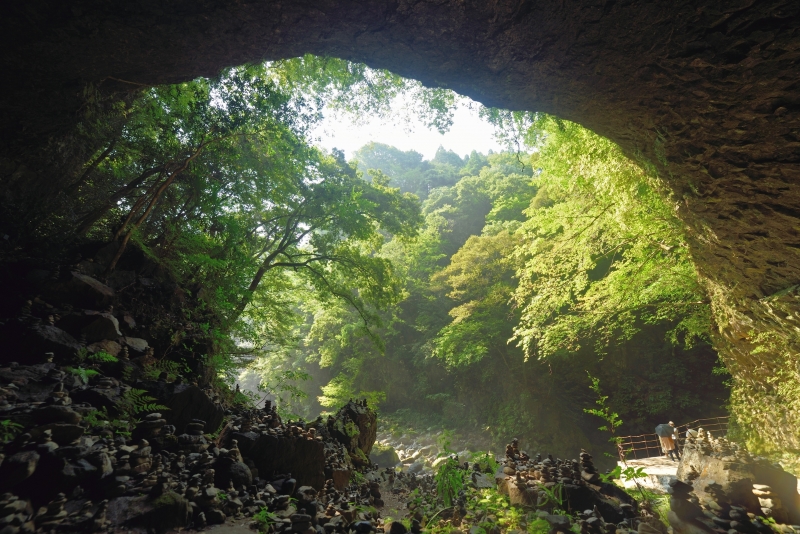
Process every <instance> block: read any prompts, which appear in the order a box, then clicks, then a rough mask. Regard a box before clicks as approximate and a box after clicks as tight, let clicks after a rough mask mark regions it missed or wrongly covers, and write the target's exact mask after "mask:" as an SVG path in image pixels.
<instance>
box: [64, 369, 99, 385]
mask: <svg viewBox="0 0 800 534" xmlns="http://www.w3.org/2000/svg"><path fill="white" fill-rule="evenodd" d="M66 371H67V372H68V373H72V374H73V375H75V376H77V377H79V378H80V379H81V381H82V382H83V383H84V384H88V383H89V380H90V379H91V378H92V377H95V376H99V375H100V371H97V370H96V369H84V368H83V367H71V366H68V367H66Z"/></svg>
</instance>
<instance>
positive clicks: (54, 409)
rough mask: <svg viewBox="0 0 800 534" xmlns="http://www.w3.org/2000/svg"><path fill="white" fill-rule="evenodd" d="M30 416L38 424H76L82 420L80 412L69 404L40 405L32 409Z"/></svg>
mask: <svg viewBox="0 0 800 534" xmlns="http://www.w3.org/2000/svg"><path fill="white" fill-rule="evenodd" d="M31 416H32V417H33V420H34V421H36V422H37V423H39V424H47V423H66V424H69V425H77V424H78V423H80V422H81V420H83V417H82V416H81V414H79V413H77V412H76V411H74V410H73V409H72V408H70V407H69V406H42V407H40V408H36V409H35V410H33V411H32V412H31Z"/></svg>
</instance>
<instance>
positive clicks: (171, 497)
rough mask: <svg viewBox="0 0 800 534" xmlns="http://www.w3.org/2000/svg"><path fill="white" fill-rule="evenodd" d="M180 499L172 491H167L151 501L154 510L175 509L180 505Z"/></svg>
mask: <svg viewBox="0 0 800 534" xmlns="http://www.w3.org/2000/svg"><path fill="white" fill-rule="evenodd" d="M181 500H182V497H181V496H180V495H178V494H177V493H175V492H174V491H168V492H166V493H164V494H163V495H162V496H161V497H158V498H157V499H156V500H154V501H153V503H152V504H153V507H154V508H164V507H173V506H174V507H177V506H180V505H181Z"/></svg>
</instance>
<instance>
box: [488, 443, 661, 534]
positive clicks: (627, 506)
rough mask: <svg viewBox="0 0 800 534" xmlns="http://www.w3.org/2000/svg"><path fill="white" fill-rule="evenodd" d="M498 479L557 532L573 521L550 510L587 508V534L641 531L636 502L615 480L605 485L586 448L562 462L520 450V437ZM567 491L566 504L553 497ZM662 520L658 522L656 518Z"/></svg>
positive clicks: (563, 497)
mask: <svg viewBox="0 0 800 534" xmlns="http://www.w3.org/2000/svg"><path fill="white" fill-rule="evenodd" d="M501 466H502V467H501V469H500V470H499V471H498V473H497V475H496V478H497V483H498V489H499V491H500V492H501V493H505V494H508V495H509V498H510V500H511V503H512V504H516V505H522V506H530V507H535V508H536V509H538V510H539V511H540V512H539V513H540V516H541V517H542V518H544V519H546V520H547V521H548V522H549V523H550V525H551V527H552V528H551V533H552V534H555V533H556V532H569V530H570V527H571V522H570V519H569V518H568V517H566V516H562V515H552V514H550V513H549V512H551V511H553V510H554V509H556V508H560V509H562V510H567V509H569V510H575V509H578V510H584V511H583V512H582V513H581V514H580V518H581V519H580V523H579V524H580V528H581V532H582V533H583V534H606V533H616V532H619V531H620V530H622V531H625V532H627V531H629V530H637V528H638V527H639V525H640V523H641V520H642V518H641V517H637V515H638V514H637V508H636V502H635V501H634V500H633V499H631V498H630V497H629V496H628V495H627V494H625V493H624V492H623V491H621V490H619V488H616V486H614V485H612V484H607V483H603V482H602V481H601V478H600V474H599V472H598V470H597V468H596V467H595V465H594V461H593V459H592V455H591V454H589V453H588V452H586V451H581V453H580V455H579V459H572V460H562V459H560V458H554V457H553V456H552V455H547V456H546V457H544V456H542V455H541V454H537V455H535V456H533V457H531V456H530V455H528V453H526V452H525V451H522V450H520V448H519V442H518V440H516V439H514V440H512V441H511V443H509V444H508V445H507V446H506V454H505V458H503V460H502V462H501ZM556 493H561V495H560V497H557V498H560V499H561V502H557V501H556V500H554V499H553V495H554V494H556ZM656 523H657V521H656Z"/></svg>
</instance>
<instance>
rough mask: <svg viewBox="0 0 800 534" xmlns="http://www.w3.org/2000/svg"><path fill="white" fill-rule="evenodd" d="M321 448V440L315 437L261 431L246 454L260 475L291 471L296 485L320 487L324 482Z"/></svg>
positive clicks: (267, 477)
mask: <svg viewBox="0 0 800 534" xmlns="http://www.w3.org/2000/svg"><path fill="white" fill-rule="evenodd" d="M324 449H325V448H324V444H323V442H321V441H317V440H309V439H304V438H296V437H287V436H272V435H270V434H262V435H261V436H259V438H258V440H257V441H256V442H255V443H254V444H253V446H252V448H251V449H250V452H249V457H250V458H251V459H252V460H253V463H255V466H256V468H257V469H258V475H259V477H261V478H265V479H267V480H269V479H270V477H272V476H274V475H278V474H281V473H291V474H292V477H293V478H294V479H296V480H297V484H298V485H300V486H311V487H313V488H315V489H317V490H320V489H322V487H323V486H324V484H325V454H324Z"/></svg>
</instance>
